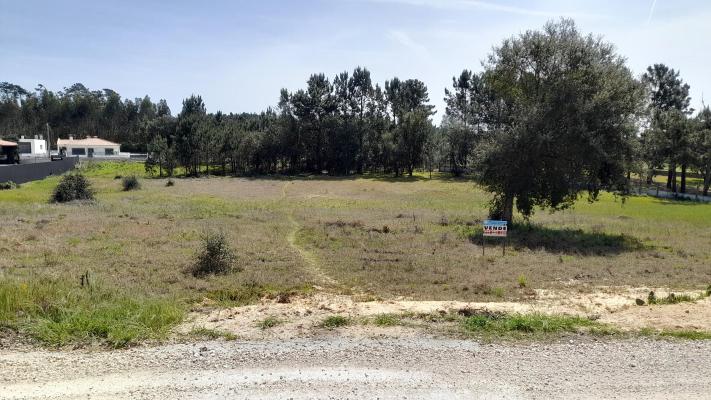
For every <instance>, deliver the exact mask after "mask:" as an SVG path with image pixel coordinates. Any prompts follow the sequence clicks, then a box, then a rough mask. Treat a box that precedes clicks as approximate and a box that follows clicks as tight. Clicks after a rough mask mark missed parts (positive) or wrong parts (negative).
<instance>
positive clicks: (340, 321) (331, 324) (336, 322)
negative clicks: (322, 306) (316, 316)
mask: <svg viewBox="0 0 711 400" xmlns="http://www.w3.org/2000/svg"><path fill="white" fill-rule="evenodd" d="M349 323H350V320H349V319H348V318H346V317H344V316H342V315H331V316H328V317H326V318H324V320H323V321H321V324H320V325H319V326H320V327H322V328H326V329H336V328H340V327H342V326H346V325H348V324H349Z"/></svg>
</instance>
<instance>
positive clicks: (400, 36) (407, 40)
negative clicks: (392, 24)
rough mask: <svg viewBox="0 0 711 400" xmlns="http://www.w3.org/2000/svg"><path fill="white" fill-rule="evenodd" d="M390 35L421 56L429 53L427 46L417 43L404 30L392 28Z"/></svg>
mask: <svg viewBox="0 0 711 400" xmlns="http://www.w3.org/2000/svg"><path fill="white" fill-rule="evenodd" d="M388 37H389V38H390V39H391V40H394V41H395V42H397V43H398V44H400V45H402V46H403V47H406V48H408V49H410V50H411V51H412V52H414V53H417V55H419V56H427V55H429V52H428V51H427V48H426V47H425V46H423V45H421V44H419V43H417V42H416V41H415V40H413V39H412V37H410V35H408V34H407V33H405V32H403V31H400V30H395V29H391V30H390V31H388Z"/></svg>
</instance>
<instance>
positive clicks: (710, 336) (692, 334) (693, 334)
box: [659, 330, 711, 340]
mask: <svg viewBox="0 0 711 400" xmlns="http://www.w3.org/2000/svg"><path fill="white" fill-rule="evenodd" d="M659 335H660V336H664V337H674V338H678V339H687V340H711V332H700V331H689V330H683V331H662V332H661V333H659Z"/></svg>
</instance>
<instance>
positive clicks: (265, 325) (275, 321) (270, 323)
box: [257, 316, 282, 330]
mask: <svg viewBox="0 0 711 400" xmlns="http://www.w3.org/2000/svg"><path fill="white" fill-rule="evenodd" d="M281 322H282V321H281V320H280V319H279V318H277V317H274V316H269V317H267V318H264V319H263V320H261V321H259V322H258V323H257V327H258V328H259V329H261V330H266V329H270V328H274V327H275V326H277V325H279V324H281Z"/></svg>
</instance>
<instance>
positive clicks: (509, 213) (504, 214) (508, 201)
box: [501, 194, 514, 223]
mask: <svg viewBox="0 0 711 400" xmlns="http://www.w3.org/2000/svg"><path fill="white" fill-rule="evenodd" d="M513 203H514V197H513V196H512V195H508V194H507V195H506V197H505V198H504V204H503V207H504V208H503V209H502V210H501V219H503V220H504V221H508V222H509V223H511V222H512V221H513Z"/></svg>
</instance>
